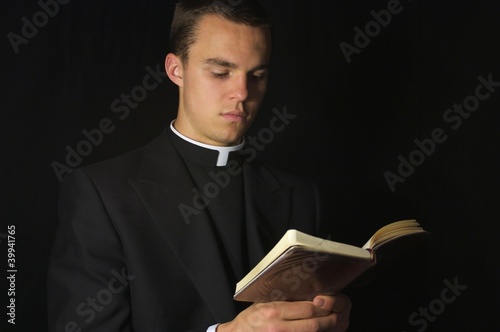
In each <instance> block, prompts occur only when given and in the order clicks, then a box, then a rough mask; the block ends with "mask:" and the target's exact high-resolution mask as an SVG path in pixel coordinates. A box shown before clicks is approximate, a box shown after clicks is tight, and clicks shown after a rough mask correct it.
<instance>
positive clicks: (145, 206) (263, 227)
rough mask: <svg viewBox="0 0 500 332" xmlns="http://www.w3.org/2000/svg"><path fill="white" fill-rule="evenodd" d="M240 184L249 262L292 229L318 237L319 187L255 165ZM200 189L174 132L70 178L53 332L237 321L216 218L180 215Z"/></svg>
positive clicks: (57, 258) (57, 259) (56, 265)
mask: <svg viewBox="0 0 500 332" xmlns="http://www.w3.org/2000/svg"><path fill="white" fill-rule="evenodd" d="M243 182H244V206H245V212H244V213H245V219H246V232H247V233H248V239H250V240H249V241H250V242H249V246H251V247H252V257H250V264H255V263H256V262H257V260H258V259H260V258H261V257H263V256H264V254H265V253H266V252H267V251H268V250H269V249H270V248H271V247H272V246H273V245H274V244H275V243H276V241H277V240H278V239H279V238H280V237H281V236H282V235H283V234H284V232H285V231H286V230H287V229H289V228H296V229H300V230H302V231H305V232H309V233H315V232H316V229H317V223H318V220H319V215H318V211H319V208H318V199H317V193H316V189H315V187H314V186H313V185H312V184H310V183H308V182H304V181H301V180H298V179H296V178H294V177H291V176H288V175H285V174H282V173H279V172H277V171H275V170H273V169H271V168H269V167H267V166H264V165H262V164H260V163H257V162H252V163H248V162H245V163H243ZM194 186H195V184H194V182H193V179H192V177H191V175H190V173H189V172H188V170H187V169H186V166H185V164H184V162H183V160H182V158H181V157H180V156H179V154H178V153H177V151H176V149H175V148H174V146H173V144H172V142H171V139H170V138H169V135H168V133H167V131H165V132H163V133H162V134H161V135H160V136H159V137H158V138H156V139H155V140H154V141H152V142H151V143H150V144H148V145H147V146H145V147H144V148H141V149H138V150H135V151H132V152H130V153H127V154H125V155H123V156H120V157H118V158H115V159H112V160H108V161H105V162H102V163H98V164H95V165H92V166H88V167H85V168H83V169H77V170H75V171H74V172H73V173H71V174H70V175H68V176H67V179H65V181H64V183H63V187H62V189H61V198H60V209H59V217H60V227H59V229H58V233H57V236H56V242H55V245H54V250H53V254H52V258H51V263H50V264H51V265H50V268H49V280H48V285H49V288H48V291H49V322H50V323H49V324H50V329H51V331H65V329H64V326H66V325H67V328H66V331H72V326H76V325H78V326H79V327H80V328H82V330H83V331H87V330H89V331H90V330H92V331H162V332H165V331H172V332H181V331H205V330H206V329H207V327H208V326H210V325H212V324H214V323H217V322H219V323H222V322H226V321H229V320H232V319H233V318H234V317H235V316H236V314H237V312H238V309H237V306H236V304H235V302H234V301H233V300H232V294H233V291H234V284H233V282H234V280H232V279H231V278H230V277H229V276H228V273H227V271H228V270H227V268H228V267H227V261H225V260H224V258H223V257H224V252H223V251H224V250H223V249H221V244H220V234H217V232H216V231H215V230H214V227H213V224H212V223H211V222H210V219H211V217H210V212H209V210H208V209H203V210H200V213H199V214H198V215H193V216H192V217H191V218H190V222H189V224H188V223H187V222H186V220H185V218H183V217H182V215H181V213H180V212H179V205H180V204H182V203H184V204H188V205H189V204H191V203H192V202H193V195H194V194H193V190H192V189H193V187H194ZM74 330H75V331H77V329H76V327H75V329H74Z"/></svg>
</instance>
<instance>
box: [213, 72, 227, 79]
mask: <svg viewBox="0 0 500 332" xmlns="http://www.w3.org/2000/svg"><path fill="white" fill-rule="evenodd" d="M211 74H212V76H213V77H215V78H226V77H227V76H228V75H229V73H217V72H211Z"/></svg>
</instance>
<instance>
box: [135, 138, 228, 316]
mask: <svg viewBox="0 0 500 332" xmlns="http://www.w3.org/2000/svg"><path fill="white" fill-rule="evenodd" d="M131 185H132V186H133V187H134V189H135V190H136V192H137V194H138V195H139V196H140V198H141V199H142V201H143V203H144V205H145V207H146V209H147V210H148V212H149V214H150V215H151V217H152V219H153V220H154V223H155V225H156V227H157V228H158V229H159V231H160V232H161V234H162V235H163V237H164V239H165V241H166V242H167V244H168V247H169V249H168V250H171V251H172V252H174V254H175V255H176V256H177V257H178V259H179V262H180V263H181V264H182V266H183V267H184V269H185V271H186V274H187V275H188V276H189V278H191V280H192V282H193V284H194V285H195V287H196V288H197V289H198V292H199V294H200V296H201V297H202V299H203V300H204V301H205V303H206V304H207V307H208V308H210V310H211V312H212V314H213V317H214V319H215V320H216V321H218V322H225V321H228V320H231V319H233V318H234V316H235V315H236V313H237V311H236V306H235V303H234V301H233V300H232V295H233V291H234V288H232V285H229V281H228V279H227V276H226V273H225V267H224V264H223V261H222V258H221V254H220V248H219V246H218V244H217V239H216V236H215V234H214V230H213V228H212V223H211V221H210V216H209V214H208V210H207V209H206V208H203V201H201V200H200V199H199V197H198V199H197V198H196V195H195V192H194V191H193V189H194V188H195V184H194V181H193V180H192V178H191V176H190V174H189V172H188V171H187V169H186V166H185V165H184V163H183V161H182V159H181V158H180V156H179V155H178V153H177V151H176V150H175V148H174V147H173V146H172V144H171V143H170V141H169V139H168V135H167V133H166V132H165V131H164V132H163V133H162V134H161V135H160V136H159V137H158V138H157V139H156V140H154V141H153V142H152V143H151V144H150V145H148V146H147V147H146V148H145V151H144V155H143V160H142V165H141V171H140V174H139V176H138V179H137V180H134V181H131Z"/></svg>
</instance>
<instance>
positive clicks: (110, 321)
mask: <svg viewBox="0 0 500 332" xmlns="http://www.w3.org/2000/svg"><path fill="white" fill-rule="evenodd" d="M58 216H59V226H58V229H57V232H56V236H55V242H54V246H53V249H52V254H51V258H50V263H49V271H48V285H47V286H48V321H49V330H50V331H65V332H66V331H132V327H131V309H130V291H129V287H130V283H133V279H134V278H135V276H131V275H128V273H127V267H126V265H125V259H124V255H123V250H122V247H121V243H120V239H119V236H118V234H117V232H116V230H115V228H114V227H113V224H112V221H111V220H110V218H109V216H108V214H107V211H106V207H105V206H104V204H103V202H102V200H101V198H100V195H99V192H98V191H97V189H96V187H95V186H94V184H93V182H92V180H91V178H90V177H89V175H88V174H87V173H86V172H85V171H84V170H83V169H77V170H75V171H73V172H72V173H71V174H68V175H67V176H66V179H65V180H64V182H63V185H62V187H61V191H60V199H59V207H58Z"/></svg>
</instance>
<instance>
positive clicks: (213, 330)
mask: <svg viewBox="0 0 500 332" xmlns="http://www.w3.org/2000/svg"><path fill="white" fill-rule="evenodd" d="M217 326H219V324H215V325H212V326H210V327H209V328H208V329H207V332H216V331H217Z"/></svg>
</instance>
